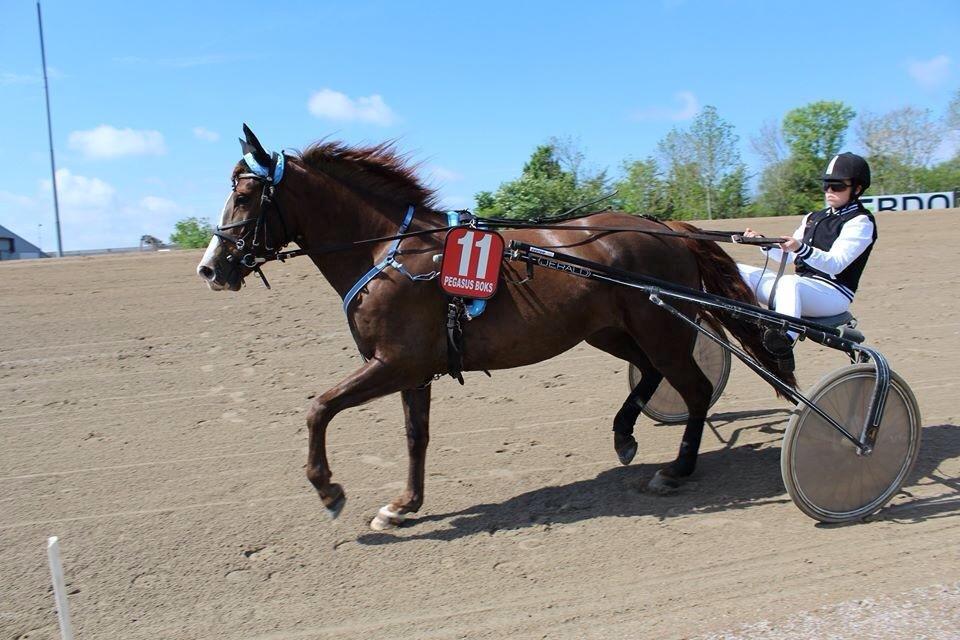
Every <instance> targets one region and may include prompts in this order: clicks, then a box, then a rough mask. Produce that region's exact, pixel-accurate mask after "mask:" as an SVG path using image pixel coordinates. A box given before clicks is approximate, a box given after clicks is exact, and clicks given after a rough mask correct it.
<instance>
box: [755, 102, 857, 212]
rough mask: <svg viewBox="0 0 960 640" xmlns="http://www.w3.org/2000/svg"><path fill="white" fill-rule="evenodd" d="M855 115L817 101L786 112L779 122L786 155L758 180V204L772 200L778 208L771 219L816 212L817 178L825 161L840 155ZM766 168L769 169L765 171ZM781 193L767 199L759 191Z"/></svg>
mask: <svg viewBox="0 0 960 640" xmlns="http://www.w3.org/2000/svg"><path fill="white" fill-rule="evenodd" d="M854 116H856V112H855V111H854V110H853V109H851V108H850V107H848V106H847V105H845V104H843V103H842V102H830V101H820V102H813V103H810V104H808V105H806V106H803V107H799V108H797V109H793V110H792V111H789V112H787V114H786V115H785V116H784V118H783V125H782V131H783V140H784V142H785V143H786V146H787V149H788V150H789V152H790V155H789V156H788V158H787V159H786V160H784V161H783V162H781V163H779V164H778V165H777V166H778V168H777V169H776V170H774V171H773V172H772V173H771V174H768V176H767V179H768V182H767V184H766V185H764V182H763V180H761V198H760V200H768V201H770V200H772V201H775V202H776V205H777V206H778V207H785V208H786V210H783V209H782V208H781V209H780V210H778V211H775V212H772V213H773V214H774V215H784V214H787V213H797V212H800V211H810V210H811V209H819V208H820V207H821V206H823V205H822V203H823V193H822V191H821V190H820V189H821V187H820V176H821V175H822V174H823V169H824V167H826V165H827V162H828V161H829V159H830V158H831V157H832V156H834V155H836V154H837V153H839V152H840V149H841V148H842V147H843V141H844V137H845V135H846V131H847V128H848V127H849V126H850V122H851V120H853V118H854ZM768 168H769V167H768ZM764 186H766V187H768V188H770V187H776V188H778V189H782V190H783V191H782V192H781V193H780V194H778V195H777V196H775V197H773V198H770V197H769V196H771V195H772V194H769V193H765V192H764V190H763V187H764Z"/></svg>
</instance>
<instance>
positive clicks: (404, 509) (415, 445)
mask: <svg viewBox="0 0 960 640" xmlns="http://www.w3.org/2000/svg"><path fill="white" fill-rule="evenodd" d="M400 395H401V397H402V398H403V418H404V421H405V423H406V429H407V454H408V457H409V468H408V471H407V488H406V489H404V491H403V493H401V494H400V495H399V496H398V497H397V499H396V500H394V501H393V502H391V503H390V504H388V505H386V506H384V507H381V509H380V511H379V512H378V513H377V517H375V518H374V519H373V521H372V522H371V523H370V527H371V528H373V529H375V530H377V531H382V530H384V529H389V528H392V527H395V526H398V525H400V524H401V523H402V522H403V521H404V520H406V519H407V517H408V514H411V513H416V512H417V511H419V510H420V506H421V505H422V504H423V480H424V475H425V473H426V462H427V444H428V443H429V442H430V386H429V385H428V386H426V387H424V388H420V389H407V390H406V391H403V392H401V394H400Z"/></svg>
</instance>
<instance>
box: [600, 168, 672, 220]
mask: <svg viewBox="0 0 960 640" xmlns="http://www.w3.org/2000/svg"><path fill="white" fill-rule="evenodd" d="M623 174H624V175H623V178H622V179H621V180H620V181H618V182H617V183H616V184H615V185H614V187H615V188H616V190H617V197H616V201H615V204H616V206H617V208H619V209H622V210H623V211H627V212H629V213H641V214H646V215H651V216H655V217H657V218H660V219H661V220H666V219H668V218H670V217H671V215H672V211H671V208H670V200H669V198H668V196H667V189H666V184H665V183H664V181H663V179H662V175H661V173H660V168H659V167H658V166H657V161H656V160H655V159H653V158H647V159H646V160H634V161H633V162H624V163H623Z"/></svg>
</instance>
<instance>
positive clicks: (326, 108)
mask: <svg viewBox="0 0 960 640" xmlns="http://www.w3.org/2000/svg"><path fill="white" fill-rule="evenodd" d="M307 108H308V109H309V110H310V113H311V114H313V115H314V116H316V117H318V118H327V119H329V120H338V121H342V122H354V121H356V122H369V123H371V124H377V125H380V126H383V127H386V126H389V125H391V124H393V123H394V122H396V121H397V116H396V114H394V112H393V110H392V109H391V108H390V107H389V106H387V103H386V102H384V101H383V97H382V96H380V95H378V94H374V95H372V96H367V97H360V98H356V99H354V98H351V97H350V96H348V95H346V94H343V93H340V92H339V91H334V90H333V89H321V90H320V91H317V92H316V93H314V94H313V95H311V96H310V100H309V101H308V102H307Z"/></svg>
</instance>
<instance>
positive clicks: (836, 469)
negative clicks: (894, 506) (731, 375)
mask: <svg viewBox="0 0 960 640" xmlns="http://www.w3.org/2000/svg"><path fill="white" fill-rule="evenodd" d="M890 377H891V380H890V391H889V392H888V394H887V402H886V407H885V409H884V411H883V418H882V419H881V421H880V429H879V434H878V436H877V442H876V445H875V446H874V448H873V453H871V454H870V455H866V456H861V455H857V449H856V447H855V446H854V445H853V443H851V442H850V441H849V440H847V439H846V438H845V437H843V435H841V434H840V432H839V431H837V430H836V429H834V428H833V427H832V426H830V425H829V424H828V423H827V422H826V421H824V420H823V418H821V417H820V416H818V415H817V414H816V413H814V412H813V411H811V410H810V408H809V407H806V406H803V405H801V406H799V407H797V410H796V411H795V412H794V415H793V417H792V418H791V419H790V423H789V424H788V425H787V431H786V434H785V435H784V438H783V450H782V451H781V453H780V471H781V473H782V474H783V483H784V484H785V485H786V487H787V492H788V493H789V494H790V497H791V498H793V501H794V503H796V505H797V506H798V507H800V510H801V511H803V512H804V513H805V514H807V515H808V516H810V517H811V518H813V519H815V520H819V521H820V522H847V521H850V520H857V519H860V518H864V517H866V516H868V515H870V514H871V513H873V512H875V511H877V510H878V509H879V508H880V507H882V506H883V505H884V504H885V503H886V502H887V501H888V500H889V499H890V498H891V497H893V495H894V494H895V493H896V492H897V491H899V490H900V487H902V486H903V483H904V482H905V481H906V479H907V476H908V475H909V473H910V470H911V469H912V468H913V463H914V462H915V461H916V459H917V452H918V451H919V449H920V409H919V407H918V406H917V399H916V398H915V397H914V396H913V392H912V391H910V387H908V386H907V383H906V382H904V381H903V378H901V377H900V376H898V375H897V374H896V373H894V372H891V376H890ZM875 380H876V372H875V370H874V367H873V365H872V364H855V365H850V366H846V367H843V368H842V369H837V370H836V371H833V372H831V373H829V374H828V375H826V376H824V378H823V379H822V380H820V382H818V383H817V384H816V386H814V387H813V389H811V390H810V392H809V393H808V394H807V398H809V399H810V400H811V401H812V402H813V403H815V404H816V405H817V406H818V407H820V409H821V410H822V411H823V412H824V413H826V414H827V415H829V416H830V417H831V418H833V419H835V420H836V421H837V422H839V423H840V424H841V425H843V426H844V428H846V429H847V431H849V432H850V433H851V434H853V435H854V436H855V437H859V436H860V433H861V431H862V430H863V424H864V421H865V420H866V414H867V411H868V408H869V405H870V398H871V396H872V395H873V387H874V381H875Z"/></svg>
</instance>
